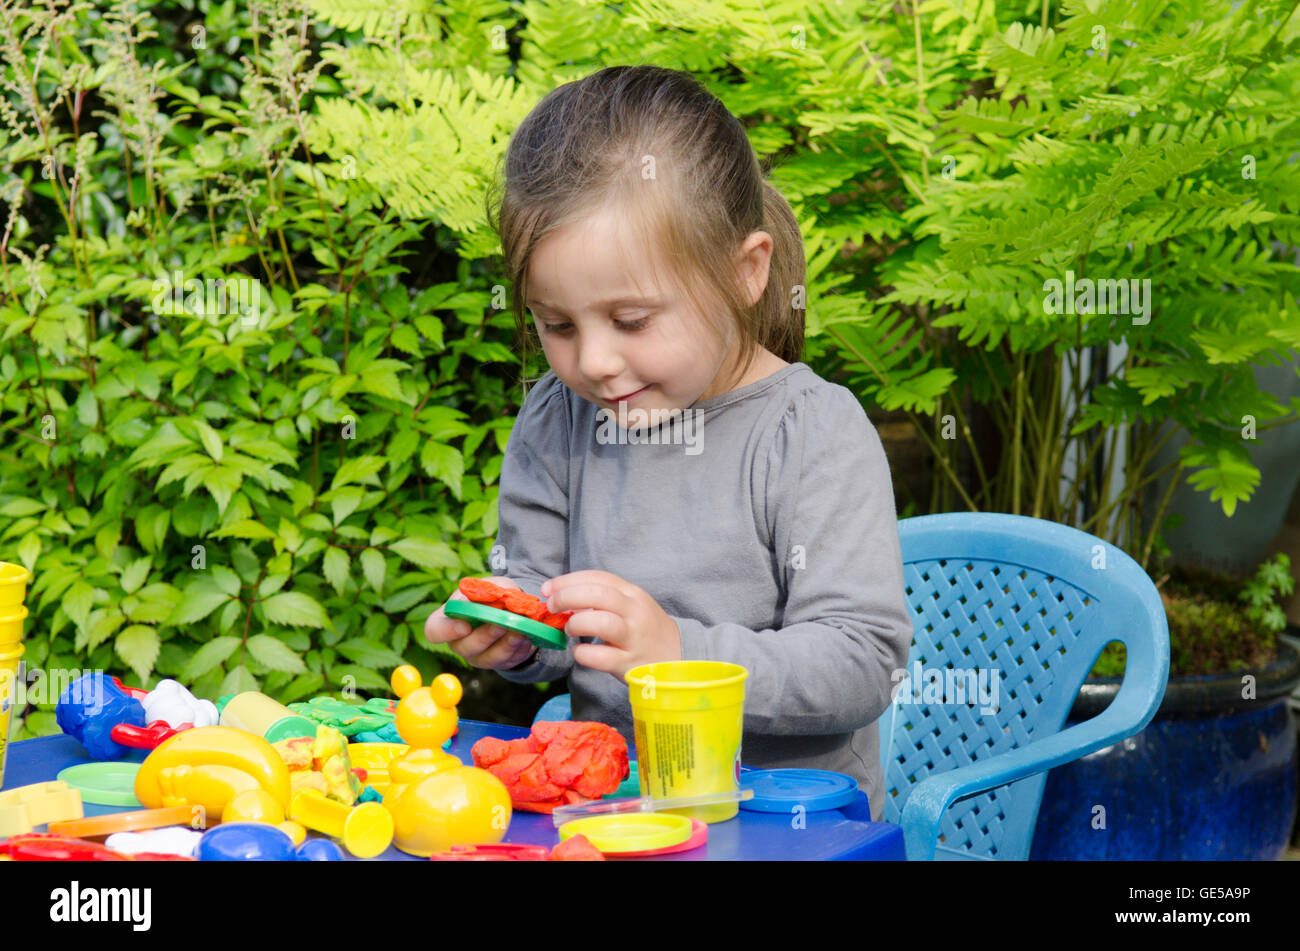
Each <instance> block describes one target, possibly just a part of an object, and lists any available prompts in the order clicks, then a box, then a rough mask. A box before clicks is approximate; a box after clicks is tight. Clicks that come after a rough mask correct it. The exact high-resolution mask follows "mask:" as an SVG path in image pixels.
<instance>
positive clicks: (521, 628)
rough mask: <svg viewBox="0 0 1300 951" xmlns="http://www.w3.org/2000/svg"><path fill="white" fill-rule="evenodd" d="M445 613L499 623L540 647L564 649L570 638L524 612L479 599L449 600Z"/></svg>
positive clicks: (483, 622)
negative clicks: (510, 609) (507, 609)
mask: <svg viewBox="0 0 1300 951" xmlns="http://www.w3.org/2000/svg"><path fill="white" fill-rule="evenodd" d="M443 613H445V614H446V615H447V617H454V618H459V619H461V620H463V621H477V622H478V623H480V624H499V625H501V626H502V627H504V628H506V629H507V630H510V631H515V632H517V633H519V634H522V635H524V637H526V638H528V639H529V640H530V641H532V642H533V643H534V644H536V645H537V646H538V647H549V648H551V649H552V650H560V651H562V650H564V648H565V647H566V646H567V645H568V643H569V639H568V638H567V637H565V635H564V632H563V631H561V630H558V629H556V628H553V627H551V626H550V625H549V624H543V623H542V622H541V621H534V620H533V619H532V618H530V617H524V616H523V615H522V614H513V613H511V612H510V611H503V610H501V609H500V608H494V607H491V606H490V605H486V604H479V603H478V602H477V601H461V600H460V599H456V600H454V601H448V602H447V606H446V607H445V608H444V609H443Z"/></svg>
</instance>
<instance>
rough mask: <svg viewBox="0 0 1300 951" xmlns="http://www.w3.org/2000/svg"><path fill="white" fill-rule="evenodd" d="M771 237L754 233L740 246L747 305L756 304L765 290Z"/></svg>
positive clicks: (762, 232)
mask: <svg viewBox="0 0 1300 951" xmlns="http://www.w3.org/2000/svg"><path fill="white" fill-rule="evenodd" d="M772 247H773V242H772V236H771V235H770V234H768V233H767V232H766V231H755V232H753V233H752V234H750V236H749V237H747V238H746V239H745V241H744V243H743V244H742V245H741V246H740V256H741V274H742V278H743V280H744V283H745V287H746V288H747V289H748V292H749V303H750V304H757V303H758V301H759V299H760V298H761V297H762V296H763V291H765V290H767V281H768V275H769V274H770V273H771V264H772Z"/></svg>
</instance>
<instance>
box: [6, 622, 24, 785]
mask: <svg viewBox="0 0 1300 951" xmlns="http://www.w3.org/2000/svg"><path fill="white" fill-rule="evenodd" d="M24 650H26V648H24V647H23V645H22V644H15V645H13V646H12V647H9V646H0V786H3V785H4V775H5V756H6V755H7V754H8V752H9V717H10V714H12V713H13V709H14V700H15V699H16V695H15V691H16V686H15V685H16V681H17V680H18V661H19V659H20V658H21V657H22V656H23V651H24Z"/></svg>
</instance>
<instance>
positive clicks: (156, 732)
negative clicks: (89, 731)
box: [108, 720, 194, 750]
mask: <svg viewBox="0 0 1300 951" xmlns="http://www.w3.org/2000/svg"><path fill="white" fill-rule="evenodd" d="M192 729H194V724H193V723H182V724H181V725H180V726H178V727H173V726H172V725H171V724H170V723H168V722H167V721H166V720H154V721H152V722H151V723H150V724H149V725H148V726H134V725H133V724H130V723H119V724H118V725H117V726H115V727H113V728H112V729H111V730H109V731H108V735H109V736H110V737H111V738H112V739H113V741H114V742H116V743H121V744H122V745H123V746H130V747H132V748H134V749H137V750H152V749H157V747H158V744H159V743H161V742H162V741H163V740H165V739H167V738H168V737H172V736H175V735H176V734H177V733H179V732H181V730H192Z"/></svg>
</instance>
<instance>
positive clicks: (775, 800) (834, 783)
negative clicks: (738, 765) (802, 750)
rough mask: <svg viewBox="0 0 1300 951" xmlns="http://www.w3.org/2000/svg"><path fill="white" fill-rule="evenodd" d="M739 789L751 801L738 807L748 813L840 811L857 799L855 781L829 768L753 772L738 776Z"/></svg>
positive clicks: (745, 801)
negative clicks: (746, 792)
mask: <svg viewBox="0 0 1300 951" xmlns="http://www.w3.org/2000/svg"><path fill="white" fill-rule="evenodd" d="M740 788H741V789H752V790H754V798H753V799H746V800H744V801H743V802H741V804H740V808H741V809H748V810H749V811H750V812H789V811H790V810H791V809H793V808H795V807H796V806H802V807H803V808H804V810H805V811H807V812H821V811H823V810H826V809H840V808H842V807H844V806H847V805H848V804H849V803H851V802H852V801H853V800H854V799H856V798H857V796H858V781H857V780H856V779H854V778H853V777H852V776H845V775H844V774H843V773H834V772H831V771H830V770H828V769H755V770H751V771H749V772H744V773H741V774H740Z"/></svg>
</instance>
